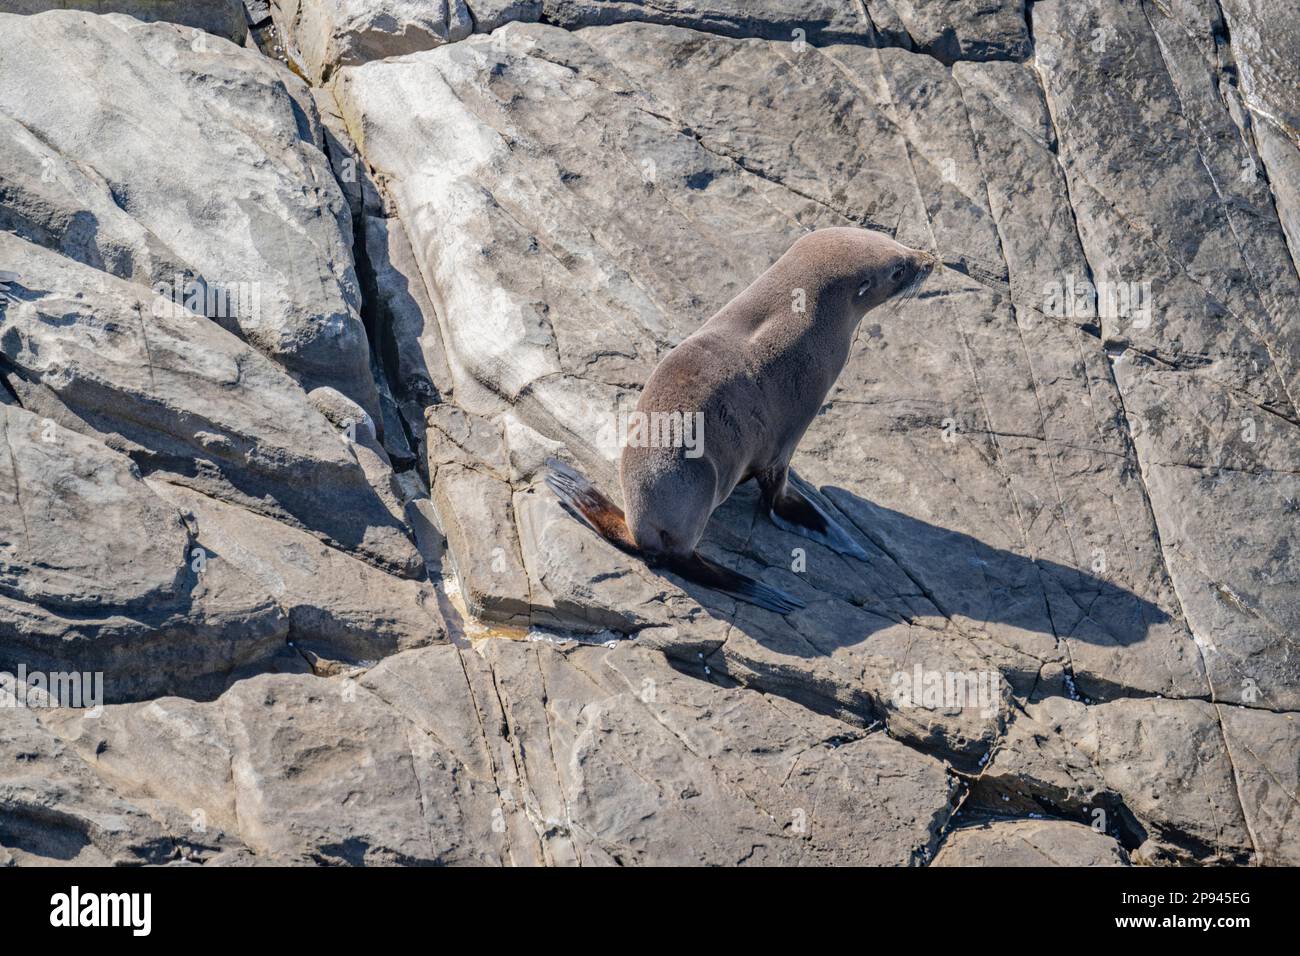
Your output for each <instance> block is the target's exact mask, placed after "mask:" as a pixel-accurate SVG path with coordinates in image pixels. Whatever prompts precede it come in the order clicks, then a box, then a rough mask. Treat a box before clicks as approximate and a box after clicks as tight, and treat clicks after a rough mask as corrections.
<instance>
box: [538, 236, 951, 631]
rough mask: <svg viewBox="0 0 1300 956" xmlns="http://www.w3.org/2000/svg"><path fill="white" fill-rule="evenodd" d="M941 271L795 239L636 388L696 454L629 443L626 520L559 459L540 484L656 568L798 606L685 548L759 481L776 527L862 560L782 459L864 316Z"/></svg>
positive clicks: (926, 258) (779, 608) (864, 248)
mask: <svg viewBox="0 0 1300 956" xmlns="http://www.w3.org/2000/svg"><path fill="white" fill-rule="evenodd" d="M937 263H938V260H937V259H936V258H935V257H934V256H933V255H931V254H930V253H928V252H922V251H919V250H916V249H909V248H908V247H907V246H904V245H902V244H900V243H898V242H895V241H894V240H893V239H891V238H890V237H889V236H886V235H884V234H883V233H879V232H873V231H871V230H869V229H858V228H852V227H835V228H829V229H818V230H816V231H815V232H810V233H807V234H805V235H803V236H801V237H800V238H799V239H798V240H797V241H796V242H795V243H794V245H792V246H791V247H790V249H789V250H788V251H787V252H786V253H785V254H784V255H783V256H781V258H780V259H778V260H777V261H776V263H775V264H773V265H772V267H771V268H769V269H768V270H767V271H766V272H764V273H763V274H762V275H761V276H759V277H758V279H757V280H755V281H754V283H753V284H752V285H750V286H749V287H748V288H747V289H745V290H744V291H743V292H741V293H740V294H739V295H738V296H736V297H735V298H734V299H732V300H731V301H730V302H729V303H727V305H725V306H723V308H722V309H721V310H720V311H719V312H718V313H717V314H716V315H714V316H713V317H712V318H711V319H709V320H708V321H707V322H705V323H704V324H703V325H702V326H700V328H699V329H697V330H696V331H695V332H693V333H692V334H691V335H689V336H687V338H685V339H684V340H682V342H681V343H680V344H679V345H677V347H676V348H674V349H672V350H671V351H670V352H669V353H668V354H667V355H666V356H664V358H663V361H661V362H660V363H659V365H658V366H657V367H656V368H655V370H654V372H653V373H652V374H651V376H650V380H649V381H648V382H646V385H645V388H644V390H643V391H642V393H641V398H640V401H639V402H638V403H637V412H638V413H644V414H645V415H646V416H648V417H650V418H654V416H656V415H657V416H659V417H660V418H661V419H663V418H664V417H665V416H666V417H667V420H669V421H685V420H687V419H686V416H691V420H698V421H700V422H702V424H703V441H702V442H701V443H700V447H699V448H698V449H695V456H694V457H692V456H691V454H690V453H689V452H688V450H687V449H685V448H683V447H681V443H680V442H678V443H672V442H669V443H664V442H648V443H647V442H645V441H625V442H624V447H623V451H622V457H621V460H620V462H619V479H620V483H621V485H622V488H623V501H624V502H625V503H626V505H627V513H626V515H625V514H624V513H623V512H622V511H621V510H619V508H618V506H617V505H615V504H614V503H613V502H612V501H610V500H609V498H607V497H606V496H605V495H604V494H602V493H601V492H600V491H599V490H598V489H597V488H595V487H594V486H593V485H592V484H591V483H590V482H589V481H588V480H587V479H586V478H585V477H583V476H582V475H581V474H579V473H578V472H576V471H574V470H573V469H572V468H570V467H569V466H567V465H565V464H564V463H562V462H559V461H556V460H554V459H552V460H551V461H549V462H548V463H547V464H548V466H549V473H548V474H547V476H546V483H547V484H548V485H549V486H550V488H551V490H552V491H554V492H555V493H556V495H557V496H558V497H559V498H560V501H561V502H562V504H564V505H565V506H567V508H568V510H569V511H570V512H571V513H572V512H576V514H577V515H578V516H579V517H581V518H582V519H584V520H585V521H586V523H587V524H588V525H590V526H591V527H592V528H593V529H594V530H595V531H596V532H597V533H598V534H600V535H601V536H602V537H604V538H605V539H606V540H608V541H609V542H611V543H612V544H614V545H616V546H617V547H619V548H621V549H622V550H624V551H626V552H628V553H631V554H636V555H639V556H641V557H642V558H644V559H645V560H646V561H647V563H649V564H650V565H651V566H652V567H657V568H663V569H665V570H668V571H671V572H673V573H674V574H677V575H680V576H681V577H683V578H685V579H686V580H688V581H693V582H695V583H697V584H701V585H704V586H705V587H709V588H712V589H714V590H718V591H721V592H723V593H725V594H728V595H730V596H732V597H734V598H738V599H740V600H743V601H746V602H748V603H750V604H756V605H758V606H759V607H763V608H767V609H768V610H770V611H774V612H776V613H779V614H788V613H789V612H791V611H792V610H794V609H796V608H800V607H803V606H804V605H803V602H802V601H800V600H798V599H797V598H794V597H791V596H790V595H788V594H785V593H783V592H781V591H779V590H777V589H776V588H773V587H770V586H769V585H766V584H763V583H762V582H760V581H756V580H754V579H753V578H750V577H747V576H746V575H743V574H740V573H738V572H736V571H732V570H730V569H728V568H725V567H722V566H721V565H719V564H716V563H714V562H712V561H710V560H708V559H707V558H704V557H702V556H701V555H699V554H697V553H696V551H695V547H696V545H697V544H698V543H699V541H700V538H701V536H702V535H703V534H704V527H705V525H706V524H707V523H708V520H709V516H710V515H712V514H713V511H714V509H715V508H717V507H718V505H720V504H722V502H724V501H726V500H727V498H728V497H729V496H730V495H731V493H732V491H733V490H735V488H736V486H737V485H738V484H740V483H741V482H743V481H747V480H749V479H750V478H755V479H757V480H758V483H759V487H760V489H761V493H762V504H763V507H764V509H765V510H766V511H767V512H768V514H769V515H770V516H771V518H772V520H773V521H774V522H775V523H776V525H777V526H778V527H781V528H784V529H786V530H787V531H791V532H794V533H796V534H800V535H804V536H805V537H808V538H812V539H813V540H816V541H820V542H822V543H823V544H826V545H828V546H829V547H831V548H833V549H834V550H835V551H837V552H839V553H841V554H846V555H852V556H854V557H857V558H859V559H861V560H866V559H867V554H866V552H865V551H863V550H862V548H861V547H860V546H859V545H858V544H857V543H856V542H855V541H854V540H853V538H852V536H851V535H849V534H848V533H847V532H846V531H845V530H844V529H843V528H842V527H840V526H839V525H838V524H837V523H836V522H835V521H834V520H833V519H832V518H831V516H830V515H829V514H827V513H826V511H825V510H824V509H823V508H822V507H821V506H819V505H818V504H817V503H816V502H815V501H814V500H812V499H811V498H809V497H807V496H805V495H804V494H803V493H802V492H800V491H799V489H798V488H796V487H795V486H794V485H793V484H791V483H790V482H789V480H788V475H789V468H790V458H791V456H792V455H793V454H794V450H795V448H796V447H797V446H798V444H799V440H800V439H801V438H802V437H803V434H804V432H805V431H806V430H807V428H808V425H809V424H810V423H811V422H812V420H813V418H814V416H816V414H817V411H818V409H820V408H821V406H822V402H823V401H824V400H825V398H826V395H827V393H828V392H829V391H830V389H831V386H832V385H833V384H834V383H835V379H836V378H837V377H838V376H839V374H840V372H841V370H843V368H844V364H845V362H846V361H847V360H848V356H849V349H850V347H851V345H852V343H853V337H854V334H855V332H856V330H857V326H858V323H859V322H860V321H861V320H862V317H863V316H864V315H866V313H867V312H868V311H869V310H871V309H873V308H875V307H876V306H878V305H880V304H881V303H883V302H885V301H886V300H889V299H897V298H903V297H909V296H912V295H914V294H915V293H916V291H917V289H918V288H919V287H920V285H921V283H922V282H923V281H925V279H926V277H927V276H929V275H930V273H931V272H932V271H933V270H934V268H935V266H936V265H937ZM678 416H680V417H678Z"/></svg>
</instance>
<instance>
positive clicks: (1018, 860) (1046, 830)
mask: <svg viewBox="0 0 1300 956" xmlns="http://www.w3.org/2000/svg"><path fill="white" fill-rule="evenodd" d="M934 865H935V866H949V867H951V866H1127V865H1128V855H1127V854H1126V853H1125V852H1124V849H1123V847H1121V846H1120V845H1119V843H1117V842H1116V841H1115V839H1114V838H1113V837H1109V836H1107V835H1106V834H1104V833H1099V832H1098V831H1097V830H1094V829H1093V828H1091V827H1085V826H1083V825H1081V824H1078V823H1069V822H1066V821H1064V820H994V821H990V822H986V823H980V824H976V825H973V826H965V827H960V828H958V829H955V830H953V831H952V832H951V833H949V834H948V836H947V838H946V839H945V840H944V842H943V847H942V848H941V849H940V850H939V854H938V855H937V856H936V857H935V858H934Z"/></svg>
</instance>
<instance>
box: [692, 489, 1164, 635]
mask: <svg viewBox="0 0 1300 956" xmlns="http://www.w3.org/2000/svg"><path fill="white" fill-rule="evenodd" d="M792 480H795V481H796V482H797V484H798V486H799V488H800V489H801V490H803V491H804V492H805V493H806V494H811V495H816V494H818V492H817V490H816V489H815V488H814V487H812V486H810V485H809V484H807V483H806V482H803V481H801V480H798V479H796V478H794V476H793V473H792ZM819 499H820V501H821V502H823V503H824V504H829V505H830V506H831V508H832V509H833V510H832V512H831V513H832V515H834V516H835V517H836V520H838V521H839V522H840V524H841V525H842V526H843V527H844V529H845V530H846V531H848V532H849V533H850V534H851V535H852V536H853V537H854V539H855V540H856V541H857V542H858V543H859V544H861V545H862V547H863V548H865V549H866V551H867V553H868V554H869V555H870V560H869V561H867V562H863V561H859V560H857V559H855V558H851V557H842V556H840V555H837V554H835V553H834V552H832V551H830V550H828V549H827V548H825V547H823V546H822V545H819V544H817V543H816V542H814V541H810V540H808V539H807V538H803V537H800V536H798V535H795V534H791V533H789V532H786V531H782V530H781V529H780V528H777V527H776V526H775V525H774V524H772V522H771V520H770V519H769V518H768V517H767V516H766V515H765V514H761V513H759V508H758V489H757V486H756V484H755V483H754V482H752V481H751V482H747V483H746V484H744V485H741V486H740V487H738V488H737V489H736V491H735V492H734V493H733V494H732V496H731V498H730V499H728V500H727V501H726V502H725V503H724V504H723V505H722V506H721V507H720V508H718V510H717V511H716V512H715V513H714V515H713V518H712V520H711V521H710V524H709V527H708V529H707V530H706V532H705V535H704V539H703V540H702V541H701V543H700V551H701V553H703V554H705V555H706V556H708V557H710V558H712V559H713V560H715V561H718V562H720V563H723V564H726V565H727V566H728V567H731V568H735V569H736V570H739V571H743V572H744V573H746V574H749V575H751V576H754V577H758V578H760V579H761V580H763V581H765V582H766V583H768V584H770V585H772V586H774V587H779V588H781V589H782V590H784V591H786V592H787V593H789V594H792V595H794V596H796V597H798V598H800V599H802V600H804V601H806V602H807V603H808V607H807V608H805V609H803V610H800V611H796V612H794V613H793V614H791V615H789V616H787V617H786V618H784V619H783V618H782V617H780V616H778V615H776V614H773V613H771V612H768V611H765V610H763V609H761V608H756V607H753V606H751V605H746V604H738V603H736V602H734V601H732V599H730V598H728V597H725V596H722V595H719V594H718V593H717V592H713V591H710V590H709V589H707V588H704V587H701V586H699V585H696V584H692V583H690V582H687V581H682V580H681V579H679V578H676V577H674V578H673V581H674V582H676V583H677V584H678V585H679V586H680V587H682V588H683V589H684V590H685V591H686V593H688V594H690V595H691V597H692V598H694V599H695V600H696V601H698V602H699V603H700V604H701V606H703V607H704V608H705V610H707V611H708V612H709V613H710V614H711V615H713V616H715V617H718V618H723V619H726V620H728V621H729V622H731V623H733V624H734V625H735V626H736V627H737V628H739V629H740V630H742V631H744V632H745V633H747V634H750V635H751V636H753V637H754V638H755V639H757V640H759V641H760V642H762V643H763V644H765V645H766V646H768V647H769V648H771V649H773V650H779V651H780V652H781V653H787V654H794V655H796V656H802V657H813V656H818V655H829V654H830V653H832V652H834V651H835V650H836V649H837V648H841V647H846V646H852V645H854V644H859V643H861V642H863V641H866V640H868V639H869V638H870V637H871V635H872V634H873V633H875V632H876V631H877V630H879V629H881V628H885V627H891V626H894V625H896V624H899V623H907V622H910V621H914V620H916V618H918V617H923V616H927V615H928V616H931V617H934V616H936V615H943V616H944V617H948V618H951V619H957V620H959V621H963V622H968V623H969V624H970V625H971V626H973V627H975V628H977V629H978V628H979V625H981V624H986V625H990V629H992V627H991V626H994V625H1008V626H1010V627H1012V628H1016V629H1018V630H1020V631H1022V632H1034V633H1038V634H1042V635H1044V636H1045V639H1046V640H1047V641H1049V642H1053V643H1054V642H1055V640H1056V639H1057V637H1058V636H1060V637H1065V636H1067V635H1068V636H1069V637H1070V638H1071V639H1073V640H1080V641H1087V642H1089V643H1094V644H1099V645H1106V646H1112V647H1113V646H1129V645H1132V644H1135V643H1137V642H1139V641H1142V640H1144V639H1145V638H1146V637H1147V634H1148V631H1149V629H1150V628H1151V627H1152V626H1154V625H1157V624H1160V623H1162V622H1165V621H1167V620H1169V615H1168V614H1167V613H1166V612H1165V611H1164V610H1162V609H1161V608H1160V607H1159V606H1157V605H1156V604H1153V603H1152V602H1150V601H1148V600H1146V599H1144V598H1142V597H1140V596H1139V595H1137V594H1134V593H1133V592H1132V591H1129V590H1127V589H1126V588H1124V587H1121V586H1119V585H1118V584H1115V583H1114V581H1113V580H1111V579H1109V578H1108V576H1107V574H1106V572H1105V570H1104V568H1103V567H1102V565H1101V563H1100V562H1101V561H1102V560H1103V559H1104V558H1105V556H1104V555H1098V554H1096V553H1092V552H1089V553H1086V554H1083V555H1081V556H1080V558H1081V563H1085V564H1088V565H1091V564H1092V563H1094V562H1096V563H1097V564H1098V567H1099V573H1093V571H1092V570H1091V567H1090V568H1089V570H1082V569H1080V568H1078V567H1072V566H1070V565H1067V564H1061V563H1058V562H1056V561H1050V560H1046V559H1043V558H1030V557H1026V556H1025V555H1023V554H1018V553H1016V552H1014V551H1008V550H1006V549H1003V548H997V547H994V546H992V545H989V544H986V543H985V542H983V541H980V540H979V539H978V538H975V537H972V536H971V535H968V534H963V533H961V532H959V531H953V530H951V529H949V528H942V527H939V526H937V525H933V524H929V523H927V522H925V521H922V520H920V519H918V518H915V517H912V516H911V515H907V514H904V513H902V512H899V511H894V510H892V509H889V508H885V507H883V506H881V505H878V504H875V503H873V502H871V501H868V500H867V499H865V498H862V497H860V496H859V495H856V494H854V493H852V492H850V491H847V490H845V489H843V488H837V487H834V486H828V487H826V488H825V489H823V493H821V494H820V496H819ZM797 549H802V557H803V560H802V565H800V554H801V552H800V551H799V550H797ZM1123 557H1124V556H1122V555H1114V556H1112V561H1120V560H1122V559H1123ZM792 566H794V567H793V569H792ZM791 629H793V630H794V631H797V632H798V635H799V637H800V640H797V641H791V640H787V639H784V638H782V637H780V635H781V634H782V632H783V631H785V632H788V631H790V630H791Z"/></svg>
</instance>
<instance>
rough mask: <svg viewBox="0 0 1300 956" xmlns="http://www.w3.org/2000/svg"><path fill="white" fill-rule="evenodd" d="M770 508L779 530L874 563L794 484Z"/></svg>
mask: <svg viewBox="0 0 1300 956" xmlns="http://www.w3.org/2000/svg"><path fill="white" fill-rule="evenodd" d="M769 508H770V510H769V512H768V513H769V514H771V516H772V522H773V524H775V525H776V526H777V527H778V528H781V529H783V530H785V531H789V532H791V533H792V534H798V535H803V536H804V537H805V538H811V539H812V540H814V541H817V542H820V543H821V544H824V545H826V547H828V548H830V549H831V550H832V551H834V552H835V553H836V554H843V555H847V556H848V557H851V558H857V559H858V560H859V561H869V560H870V558H869V557H868V555H867V552H866V551H864V550H863V549H862V546H861V545H860V544H858V543H857V542H856V541H854V540H853V538H852V537H851V536H850V535H849V533H848V532H847V531H845V530H844V529H843V528H841V527H840V526H839V525H838V524H836V522H835V519H834V518H832V517H831V516H830V515H828V514H827V513H826V511H825V509H824V508H822V506H821V505H819V504H818V503H817V502H816V501H815V500H814V499H812V498H810V497H808V496H807V495H805V494H804V493H803V492H802V491H800V490H799V489H798V488H796V487H795V486H794V484H793V483H792V482H787V483H786V484H785V487H784V488H782V490H781V493H780V494H779V495H777V496H776V497H774V498H773V499H772V501H771V504H770V506H769Z"/></svg>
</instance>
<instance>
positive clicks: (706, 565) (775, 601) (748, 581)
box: [654, 554, 806, 614]
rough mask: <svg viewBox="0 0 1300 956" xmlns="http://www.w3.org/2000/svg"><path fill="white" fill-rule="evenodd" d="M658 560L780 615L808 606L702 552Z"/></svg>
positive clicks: (696, 580) (689, 578)
mask: <svg viewBox="0 0 1300 956" xmlns="http://www.w3.org/2000/svg"><path fill="white" fill-rule="evenodd" d="M654 560H655V563H656V564H658V565H659V566H660V567H662V568H664V569H665V570H668V571H671V572H673V574H676V575H678V576H680V577H683V578H685V579H686V580H687V581H691V582H693V583H695V584H702V585H704V587H706V588H711V589H712V590H714V591H721V592H722V593H723V594H726V595H729V596H731V597H733V598H736V600H738V601H744V602H745V603H746V604H754V605H757V606H758V607H761V608H765V609H767V610H769V611H772V612H774V613H776V614H789V613H791V612H792V611H797V610H798V609H799V608H801V607H806V605H805V604H804V602H803V601H800V600H799V599H798V598H797V597H791V596H790V595H789V594H786V593H785V592H784V591H780V590H777V589H776V588H774V587H770V586H768V585H766V584H764V583H763V582H762V581H756V580H754V579H753V578H751V577H747V576H746V575H744V574H741V573H740V572H739V571H732V570H731V569H730V568H724V567H723V566H722V565H720V564H714V563H713V562H712V561H710V560H709V559H708V558H705V557H701V556H700V555H698V554H691V555H688V556H686V557H677V556H671V555H661V556H658V557H657V558H655V559H654Z"/></svg>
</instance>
